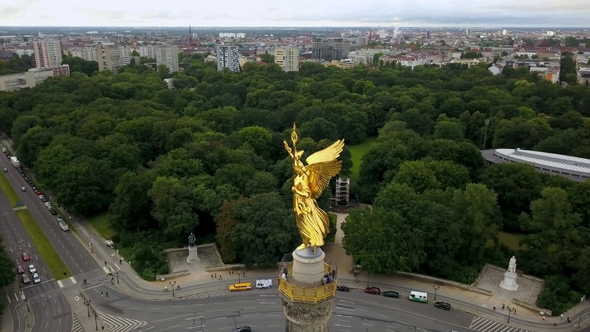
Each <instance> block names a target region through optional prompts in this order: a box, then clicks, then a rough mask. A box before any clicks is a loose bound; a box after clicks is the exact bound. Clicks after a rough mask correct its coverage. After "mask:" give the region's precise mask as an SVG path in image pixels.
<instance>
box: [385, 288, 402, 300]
mask: <svg viewBox="0 0 590 332" xmlns="http://www.w3.org/2000/svg"><path fill="white" fill-rule="evenodd" d="M383 296H385V297H395V298H396V299H397V298H398V297H399V293H398V292H394V291H391V290H390V291H387V292H383Z"/></svg>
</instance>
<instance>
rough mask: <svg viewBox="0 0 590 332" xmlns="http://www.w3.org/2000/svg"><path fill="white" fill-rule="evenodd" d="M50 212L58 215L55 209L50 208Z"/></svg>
mask: <svg viewBox="0 0 590 332" xmlns="http://www.w3.org/2000/svg"><path fill="white" fill-rule="evenodd" d="M49 213H51V214H52V215H54V216H57V212H56V211H55V210H54V209H50V210H49Z"/></svg>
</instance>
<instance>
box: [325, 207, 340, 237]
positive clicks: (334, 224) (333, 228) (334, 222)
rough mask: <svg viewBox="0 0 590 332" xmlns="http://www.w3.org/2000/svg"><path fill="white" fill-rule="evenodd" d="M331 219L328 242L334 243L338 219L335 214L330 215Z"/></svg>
mask: <svg viewBox="0 0 590 332" xmlns="http://www.w3.org/2000/svg"><path fill="white" fill-rule="evenodd" d="M328 217H330V233H328V235H327V236H326V242H330V243H333V242H334V241H335V240H336V231H337V229H336V227H338V219H337V218H338V217H337V216H336V215H335V214H333V213H328Z"/></svg>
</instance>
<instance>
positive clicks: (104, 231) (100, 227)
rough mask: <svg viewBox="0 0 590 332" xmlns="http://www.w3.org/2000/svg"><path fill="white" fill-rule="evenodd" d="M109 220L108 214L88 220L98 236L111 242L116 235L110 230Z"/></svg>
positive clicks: (98, 215) (101, 214) (104, 213)
mask: <svg viewBox="0 0 590 332" xmlns="http://www.w3.org/2000/svg"><path fill="white" fill-rule="evenodd" d="M110 221H111V218H110V215H109V213H108V212H103V213H100V214H97V215H94V216H92V217H90V218H88V222H89V223H90V226H92V227H93V228H94V229H95V230H96V231H97V232H98V234H100V236H102V237H103V238H105V239H106V240H112V239H113V238H114V237H115V236H116V235H117V234H118V233H117V232H116V231H115V230H113V229H112V228H111V222H110Z"/></svg>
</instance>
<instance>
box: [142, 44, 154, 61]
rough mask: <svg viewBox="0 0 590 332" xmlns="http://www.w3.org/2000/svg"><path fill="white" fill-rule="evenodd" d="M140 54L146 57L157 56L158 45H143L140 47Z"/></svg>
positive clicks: (152, 57)
mask: <svg viewBox="0 0 590 332" xmlns="http://www.w3.org/2000/svg"><path fill="white" fill-rule="evenodd" d="M138 52H139V56H142V57H146V58H149V59H155V58H156V47H155V46H154V45H142V46H140V47H139V50H138Z"/></svg>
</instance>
